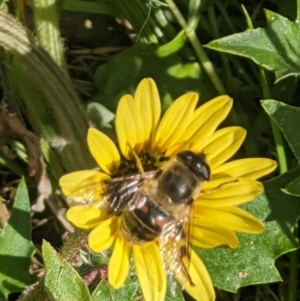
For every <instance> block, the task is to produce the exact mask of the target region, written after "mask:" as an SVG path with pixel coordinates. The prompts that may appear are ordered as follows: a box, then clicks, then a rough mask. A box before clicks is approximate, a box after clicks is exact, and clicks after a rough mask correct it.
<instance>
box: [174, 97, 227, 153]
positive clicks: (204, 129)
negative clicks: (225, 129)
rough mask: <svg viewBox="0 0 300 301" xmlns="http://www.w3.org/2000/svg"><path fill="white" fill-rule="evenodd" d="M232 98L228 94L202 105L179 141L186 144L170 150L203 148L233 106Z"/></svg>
mask: <svg viewBox="0 0 300 301" xmlns="http://www.w3.org/2000/svg"><path fill="white" fill-rule="evenodd" d="M232 103H233V101H232V98H230V97H229V96H228V95H222V96H219V97H216V98H214V99H212V100H210V101H208V102H207V103H205V104H203V105H202V106H200V107H199V108H198V109H197V110H196V111H195V112H194V114H193V117H192V120H191V121H190V123H189V125H188V127H187V128H186V129H185V131H184V132H183V133H182V136H181V137H180V138H179V139H178V140H179V141H185V142H186V143H185V145H184V146H181V147H180V148H176V149H173V150H172V151H170V152H169V153H170V154H169V155H171V152H172V153H174V152H175V151H178V149H187V148H188V149H189V148H192V149H195V150H198V151H199V150H202V149H203V145H204V142H205V141H206V140H207V139H208V138H209V137H210V136H211V135H212V134H213V133H214V132H215V130H216V128H217V127H218V126H219V125H220V123H221V122H222V121H223V120H224V119H225V118H226V116H227V115H228V113H229V112H230V109H231V107H232Z"/></svg>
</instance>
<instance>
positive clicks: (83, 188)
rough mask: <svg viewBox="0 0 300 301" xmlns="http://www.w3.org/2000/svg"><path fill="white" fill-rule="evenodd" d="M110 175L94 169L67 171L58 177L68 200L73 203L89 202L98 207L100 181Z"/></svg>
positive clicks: (101, 187) (100, 189)
mask: <svg viewBox="0 0 300 301" xmlns="http://www.w3.org/2000/svg"><path fill="white" fill-rule="evenodd" d="M108 179H110V177H109V176H108V175H107V174H105V173H102V172H99V171H94V170H81V171H75V172H72V173H69V174H67V175H65V176H62V177H61V178H60V185H61V187H62V190H63V192H64V194H65V195H67V196H68V202H69V203H71V204H72V205H73V204H74V203H75V204H89V205H90V206H94V207H100V205H101V201H102V198H101V194H102V191H103V186H102V182H103V181H104V180H108Z"/></svg>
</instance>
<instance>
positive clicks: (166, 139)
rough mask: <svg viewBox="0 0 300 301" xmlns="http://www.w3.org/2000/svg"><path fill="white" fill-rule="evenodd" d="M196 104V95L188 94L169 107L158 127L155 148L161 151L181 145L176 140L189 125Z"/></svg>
mask: <svg viewBox="0 0 300 301" xmlns="http://www.w3.org/2000/svg"><path fill="white" fill-rule="evenodd" d="M197 102H198V94H197V93H194V92H190V93H186V94H184V95H182V96H180V97H179V98H178V99H176V100H175V101H174V102H173V103H172V104H171V105H170V107H169V108H168V110H167V111H166V113H165V114H164V116H163V118H162V120H161V122H160V124H159V126H158V129H157V133H156V137H155V141H156V147H158V148H159V149H160V150H161V151H163V150H167V149H169V148H171V147H172V146H173V145H176V144H180V143H181V144H182V141H179V140H178V138H179V137H180V136H181V135H182V134H183V133H184V132H185V130H186V127H187V126H188V124H189V123H190V120H191V118H192V116H193V112H194V109H195V107H196V104H197Z"/></svg>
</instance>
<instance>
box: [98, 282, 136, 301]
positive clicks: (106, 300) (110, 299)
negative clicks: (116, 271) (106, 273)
mask: <svg viewBox="0 0 300 301" xmlns="http://www.w3.org/2000/svg"><path fill="white" fill-rule="evenodd" d="M138 288H139V286H138V282H137V281H132V279H131V278H130V277H127V279H126V281H125V282H124V285H122V287H121V288H120V289H114V288H113V287H111V285H110V284H109V283H108V282H107V281H102V282H100V283H99V284H98V285H97V287H96V289H95V290H94V292H93V294H92V301H115V300H136V299H137V298H136V296H137V293H138ZM139 296H141V294H140V293H139Z"/></svg>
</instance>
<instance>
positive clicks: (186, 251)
mask: <svg viewBox="0 0 300 301" xmlns="http://www.w3.org/2000/svg"><path fill="white" fill-rule="evenodd" d="M191 209H192V206H186V208H185V213H184V214H185V217H184V218H182V219H181V220H180V221H176V220H173V221H172V222H170V223H168V224H167V225H166V226H165V227H164V228H163V230H162V233H161V237H160V240H161V253H162V254H163V257H164V259H165V261H166V264H167V271H170V273H172V275H174V276H175V278H176V279H177V281H178V282H179V283H180V284H181V285H182V286H183V287H184V285H185V284H186V283H187V282H188V283H189V284H190V285H192V286H193V285H194V284H193V281H192V279H191V277H190V275H189V265H190V258H191V243H190V241H191V224H190V221H191V219H190V216H191Z"/></svg>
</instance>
